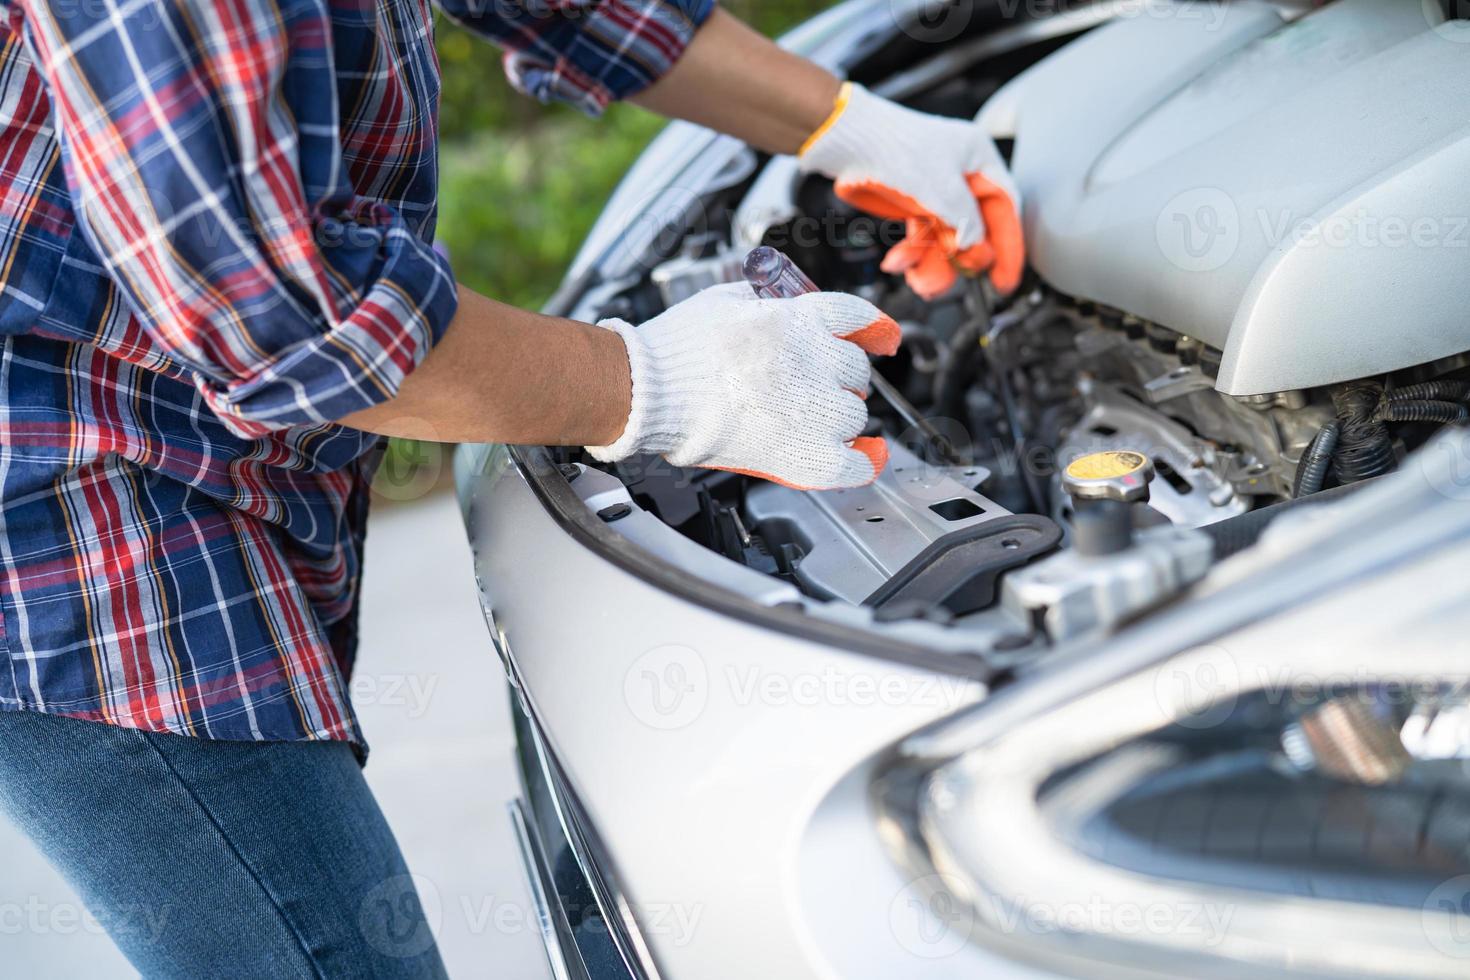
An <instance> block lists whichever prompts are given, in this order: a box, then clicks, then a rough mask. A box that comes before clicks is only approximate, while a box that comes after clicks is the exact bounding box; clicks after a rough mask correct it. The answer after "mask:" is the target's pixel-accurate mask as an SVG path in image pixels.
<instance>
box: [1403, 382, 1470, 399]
mask: <svg viewBox="0 0 1470 980" xmlns="http://www.w3.org/2000/svg"><path fill="white" fill-rule="evenodd" d="M1466 399H1470V381H1421V382H1419V383H1418V384H1416V385H1404V386H1403V387H1402V388H1395V389H1394V390H1393V391H1390V392H1389V393H1388V400H1389V401H1391V402H1416V401H1426V400H1428V401H1445V402H1462V401H1465V400H1466Z"/></svg>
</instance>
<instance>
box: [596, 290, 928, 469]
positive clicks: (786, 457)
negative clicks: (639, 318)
mask: <svg viewBox="0 0 1470 980" xmlns="http://www.w3.org/2000/svg"><path fill="white" fill-rule="evenodd" d="M600 326H605V327H609V328H611V329H613V330H616V331H617V332H618V334H619V335H620V336H621V337H622V338H623V342H624V343H625V344H626V345H627V347H628V363H629V365H630V366H631V368H632V374H633V407H632V411H631V413H630V414H629V416H628V423H627V427H626V428H625V429H624V430H623V434H622V435H621V436H620V437H619V438H618V441H617V442H615V443H613V444H612V445H611V446H588V447H587V449H588V451H589V452H590V453H591V454H592V455H593V456H594V457H596V458H597V459H600V460H602V461H603V462H613V461H616V460H619V459H623V458H624V457H626V456H630V455H632V454H634V453H640V452H654V453H662V454H663V455H664V457H665V458H666V459H668V461H669V462H671V463H673V464H674V465H676V466H703V467H708V468H710V469H722V470H734V471H735V472H738V473H746V474H749V475H751V476H758V477H761V478H763V479H767V480H774V481H775V482H777V483H781V484H784V485H786V486H789V487H795V488H797V489H800V490H829V489H835V488H838V487H859V486H863V485H864V484H867V483H871V482H873V480H874V479H876V478H877V476H878V474H879V473H880V472H881V471H882V469H883V467H884V465H885V464H886V463H887V462H888V445H887V443H885V442H884V441H883V440H882V439H876V438H863V437H861V436H860V433H861V432H862V430H863V427H864V425H866V423H867V420H868V408H867V405H866V404H864V402H863V398H865V397H866V396H867V393H868V375H869V371H868V358H867V353H872V354H892V353H893V352H894V351H896V350H897V349H898V340H899V330H898V324H896V323H894V322H893V320H892V319H891V318H889V317H888V316H887V315H886V314H884V313H881V312H879V310H878V309H877V308H876V307H875V306H873V305H872V304H871V303H868V302H866V301H865V300H861V299H858V298H857V297H856V296H849V295H847V294H845V293H808V294H806V295H804V296H797V297H795V298H794V299H759V298H757V297H756V295H755V293H754V292H752V291H751V288H750V286H748V285H747V284H745V283H743V282H741V283H728V284H726V285H723V286H714V287H712V288H710V289H706V290H704V291H703V292H701V293H698V294H696V295H694V296H691V297H690V298H689V299H686V300H685V301H684V302H682V303H678V304H676V305H675V306H672V307H670V308H669V309H668V310H666V311H665V312H663V313H661V314H659V315H658V316H656V317H654V318H653V319H652V320H649V321H648V322H647V323H645V324H643V325H642V326H641V327H634V326H632V325H631V324H628V323H626V322H624V321H622V320H615V319H614V320H604V321H603V322H602V323H601V324H600ZM864 352H867V353H864Z"/></svg>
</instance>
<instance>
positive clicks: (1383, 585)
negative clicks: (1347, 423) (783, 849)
mask: <svg viewBox="0 0 1470 980" xmlns="http://www.w3.org/2000/svg"><path fill="white" fill-rule="evenodd" d="M1447 450H1448V451H1447ZM1467 459H1470V439H1467V437H1466V436H1465V435H1464V434H1463V433H1462V434H1456V435H1455V436H1453V437H1452V438H1450V439H1446V440H1442V441H1440V442H1439V443H1436V444H1432V445H1431V446H1430V447H1427V449H1426V451H1425V453H1424V454H1422V455H1421V457H1419V458H1418V459H1414V460H1411V463H1417V464H1418V465H1417V466H1413V465H1406V466H1405V470H1404V472H1402V473H1400V474H1399V475H1398V476H1397V477H1395V478H1394V479H1393V480H1392V481H1390V482H1386V483H1385V484H1384V485H1381V486H1378V487H1373V488H1369V489H1367V490H1364V491H1362V492H1361V493H1360V494H1358V495H1356V496H1355V498H1354V499H1352V500H1350V501H1349V502H1348V503H1345V504H1344V505H1342V506H1341V507H1334V508H1331V512H1330V513H1323V514H1321V515H1319V516H1318V517H1317V518H1315V519H1311V520H1303V521H1298V522H1293V524H1294V525H1295V526H1288V527H1284V528H1283V529H1282V530H1281V532H1280V533H1276V534H1272V535H1271V536H1270V537H1269V538H1268V539H1267V541H1266V542H1265V543H1264V544H1263V547H1262V548H1261V549H1260V552H1261V553H1260V554H1257V555H1253V556H1247V557H1245V558H1244V560H1243V561H1242V562H1240V563H1238V564H1237V565H1235V566H1226V567H1224V568H1222V573H1223V578H1224V579H1225V581H1224V582H1223V583H1215V584H1214V585H1211V586H1210V587H1209V590H1208V591H1209V592H1210V594H1205V595H1202V596H1200V597H1197V598H1196V599H1194V600H1193V601H1192V602H1189V603H1185V604H1181V605H1180V606H1178V607H1176V608H1175V609H1174V610H1172V611H1170V612H1169V613H1167V614H1165V615H1163V616H1160V617H1157V618H1156V621H1155V622H1153V623H1151V624H1148V625H1144V626H1141V627H1139V628H1138V629H1137V630H1135V631H1134V632H1135V633H1137V634H1139V635H1138V636H1135V637H1130V636H1129V635H1128V634H1124V635H1122V636H1119V637H1117V638H1116V639H1115V640H1113V641H1110V644H1109V647H1110V648H1109V649H1104V650H1095V649H1094V650H1085V649H1079V650H1075V651H1072V652H1071V653H1070V654H1067V655H1066V659H1068V660H1069V661H1070V662H1069V663H1068V664H1067V665H1066V666H1064V667H1062V668H1060V669H1057V670H1053V671H1051V672H1050V673H1049V674H1042V675H1038V676H1037V677H1035V678H1033V679H1031V680H1029V681H1023V682H1022V683H1020V684H1018V685H1017V686H1016V688H1015V690H1014V693H1013V695H1012V696H1011V697H1010V698H1009V699H1008V700H1007V699H1006V698H1005V696H1003V695H1002V696H997V698H996V699H995V700H994V701H992V702H991V703H990V704H989V705H982V706H980V707H979V708H977V709H976V710H975V711H974V712H973V713H972V715H971V716H970V717H969V718H967V719H963V720H960V721H958V722H953V723H950V724H949V725H948V726H947V727H945V728H941V729H938V730H936V731H934V732H929V733H925V734H924V735H923V736H921V737H919V738H916V739H914V740H911V743H910V744H909V745H908V746H906V751H905V753H904V754H905V755H906V756H907V758H906V760H904V761H901V762H899V763H897V764H895V766H894V767H893V768H892V769H891V770H890V772H889V774H888V776H887V777H886V779H885V781H884V783H883V784H882V785H880V787H879V795H880V798H882V799H885V801H886V803H887V804H888V808H887V812H888V814H889V816H890V817H891V818H893V819H892V821H891V822H890V824H889V826H888V827H887V829H888V830H889V832H890V833H889V838H890V840H897V839H898V838H900V837H902V838H903V840H904V844H905V847H906V851H905V853H906V854H907V863H908V864H909V865H910V867H911V868H915V869H916V871H915V877H914V881H913V889H914V890H915V892H916V897H917V898H918V899H919V900H921V901H923V902H926V903H928V905H929V908H930V910H931V911H932V912H933V913H934V916H935V917H936V918H937V919H944V920H946V924H947V927H948V929H949V931H950V932H960V933H963V934H964V938H965V939H966V941H972V942H978V943H982V944H985V945H988V946H991V947H993V948H996V949H997V950H999V951H1002V952H1005V953H1007V954H1008V955H1011V956H1014V957H1015V958H1016V959H1018V960H1022V961H1028V962H1032V963H1036V964H1038V965H1042V966H1045V967H1047V968H1050V969H1055V970H1059V971H1061V972H1064V973H1072V974H1081V975H1085V976H1098V975H1100V974H1103V973H1106V972H1107V969H1106V968H1107V967H1109V966H1111V967H1113V968H1115V969H1116V970H1117V971H1119V972H1128V973H1129V974H1130V975H1134V974H1136V972H1137V971H1145V972H1150V973H1152V972H1157V973H1159V974H1163V975H1167V976H1180V975H1189V976H1210V975H1230V976H1238V975H1240V974H1241V972H1242V970H1244V969H1250V970H1252V971H1253V972H1257V973H1260V972H1265V973H1273V972H1274V973H1280V974H1286V975H1292V976H1302V975H1307V976H1314V975H1334V976H1341V975H1366V976H1385V977H1389V976H1391V977H1406V976H1465V975H1466V973H1467V971H1470V774H1467V767H1466V760H1467V759H1470V639H1467V638H1470V577H1467V575H1466V561H1467V558H1466V554H1467V552H1466V549H1465V542H1466V540H1467V538H1470V507H1467V505H1466V502H1467V500H1470V485H1467V486H1466V487H1460V486H1459V484H1457V483H1456V482H1455V474H1456V473H1462V472H1463V470H1456V469H1455V467H1456V466H1457V465H1458V466H1463V463H1464V461H1465V460H1467ZM1467 484H1470V481H1467ZM1326 510H1327V509H1326V508H1324V511H1326ZM1365 520H1366V521H1367V522H1366V523H1365ZM1171 632H1172V633H1173V634H1174V639H1175V645H1174V646H1173V650H1174V651H1176V652H1167V647H1166V646H1165V645H1164V643H1165V642H1166V641H1167V639H1168V637H1169V634H1170V633H1171ZM1181 636H1182V637H1185V638H1186V639H1185V642H1186V643H1188V648H1187V649H1184V650H1182V651H1180V649H1179V642H1178V641H1179V639H1180V637H1181ZM926 758H927V759H929V760H931V761H930V762H929V763H927V764H923V763H921V762H920V761H919V760H922V759H926ZM925 765H927V768H923V766H925ZM916 768H922V769H923V772H922V775H921V776H919V777H917V778H915V776H914V771H915V769H916ZM905 771H907V775H901V774H903V773H904V772H905ZM904 793H906V794H907V796H908V798H909V800H910V802H909V803H908V804H907V805H895V800H896V799H898V798H899V797H900V796H901V795H902V794H904ZM901 824H906V826H903V827H901V828H900V827H899V826H898V825H901ZM900 829H901V830H902V831H903V833H899V832H898V831H899V830H900Z"/></svg>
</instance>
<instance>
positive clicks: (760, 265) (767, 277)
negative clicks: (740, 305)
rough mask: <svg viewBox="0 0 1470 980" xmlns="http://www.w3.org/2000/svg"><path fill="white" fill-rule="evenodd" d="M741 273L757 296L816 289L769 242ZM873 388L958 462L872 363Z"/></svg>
mask: <svg viewBox="0 0 1470 980" xmlns="http://www.w3.org/2000/svg"><path fill="white" fill-rule="evenodd" d="M742 270H743V271H744V273H745V281H746V282H748V283H750V288H751V289H754V290H755V294H756V295H757V296H759V297H760V298H761V299H791V298H792V297H794V296H800V295H802V294H803V293H815V292H819V290H818V289H817V284H816V283H814V282H812V281H811V278H810V277H809V276H808V275H807V274H806V273H805V272H802V271H801V268H800V267H799V266H798V265H797V264H796V263H795V262H793V261H791V257H790V256H788V255H787V254H786V253H785V252H782V251H781V250H780V249H777V248H772V247H771V246H769V245H757V246H756V247H755V248H753V249H751V250H750V251H749V252H747V253H746V255H745V262H744V263H743V265H742ZM871 378H872V381H873V390H874V391H876V392H877V393H878V394H879V395H880V396H882V398H883V400H884V401H886V402H887V403H888V404H889V405H891V406H892V407H893V410H894V411H895V412H897V413H898V415H899V417H900V418H902V419H903V420H904V421H905V422H907V423H908V424H909V425H911V426H913V427H914V428H916V429H918V430H919V431H920V432H922V433H923V434H924V438H925V439H927V440H929V444H930V445H931V446H933V447H934V449H935V451H936V452H938V453H939V455H940V456H942V457H944V459H946V460H948V461H949V462H951V463H959V462H960V459H959V458H958V455H957V454H956V453H955V450H954V447H953V446H951V445H950V442H949V440H948V439H946V438H945V436H944V433H942V432H940V431H939V429H938V428H937V427H936V426H935V425H934V423H933V422H931V421H929V420H928V419H927V418H925V417H924V416H923V415H920V414H919V410H918V409H917V408H915V407H914V404H913V402H911V401H909V400H908V399H907V398H905V397H904V396H903V393H902V392H901V391H899V390H898V389H897V388H895V387H894V386H893V383H892V382H890V381H889V380H888V379H887V378H885V377H883V375H882V374H881V373H879V371H878V369H877V368H876V367H874V368H871Z"/></svg>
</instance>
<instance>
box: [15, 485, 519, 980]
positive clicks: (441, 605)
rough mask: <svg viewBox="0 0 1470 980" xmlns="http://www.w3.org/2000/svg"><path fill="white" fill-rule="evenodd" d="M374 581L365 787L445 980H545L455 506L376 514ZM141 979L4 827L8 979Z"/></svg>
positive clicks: (501, 694)
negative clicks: (389, 829) (416, 887)
mask: <svg viewBox="0 0 1470 980" xmlns="http://www.w3.org/2000/svg"><path fill="white" fill-rule="evenodd" d="M366 567H367V573H366V580H365V582H364V586H363V590H364V592H363V609H362V635H363V639H362V651H361V656H360V659H359V661H358V674H357V679H356V681H355V682H354V686H353V695H354V700H355V701H356V703H357V706H358V711H359V714H360V716H361V718H362V723H363V727H364V729H365V730H366V732H367V737H368V740H369V741H370V742H371V743H372V759H371V761H370V762H369V763H368V767H367V777H368V782H369V783H371V784H372V787H373V790H374V791H375V792H376V793H377V796H378V800H379V802H380V803H381V805H382V807H383V810H384V812H385V813H386V814H387V815H388V821H389V823H390V824H392V826H393V829H394V831H395V832H396V833H397V835H398V840H399V842H400V844H401V845H402V847H403V851H404V854H405V855H407V858H408V864H409V867H410V868H411V869H412V870H413V871H414V873H415V874H417V875H418V876H420V878H419V884H420V892H421V893H422V894H423V897H424V900H425V907H426V908H428V909H429V911H430V914H431V916H435V917H437V919H438V922H439V926H438V930H437V932H438V936H439V945H440V949H441V950H442V952H443V955H444V961H445V963H446V965H447V966H448V968H449V973H450V976H452V977H456V978H470V977H495V978H507V977H512V978H516V980H522V978H527V980H534V978H538V977H544V976H546V975H547V969H546V960H545V955H544V954H543V952H542V949H541V945H540V939H539V938H538V937H537V934H536V932H535V928H534V919H533V918H532V915H531V910H530V908H529V907H528V905H527V899H526V886H525V883H524V881H523V879H522V875H521V871H520V866H519V864H518V862H517V859H516V856H515V848H514V842H513V840H512V837H511V834H510V829H509V824H508V823H507V821H506V818H505V801H506V800H508V799H509V798H510V797H511V796H513V795H514V794H515V792H516V778H515V771H514V768H513V764H512V761H511V746H512V736H511V732H510V722H509V717H508V714H507V708H506V700H505V687H504V683H503V680H502V674H501V671H500V667H499V664H498V662H497V661H496V659H495V656H494V653H493V652H492V651H491V649H490V645H489V639H488V636H487V634H486V632H485V625H484V620H483V619H481V617H480V612H479V606H478V603H477V601H476V597H475V588H474V579H473V576H472V572H471V569H470V556H469V549H468V547H467V546H466V544H465V538H464V532H463V529H462V526H461V524H460V520H459V513H458V511H457V510H456V507H455V503H454V498H453V496H452V494H449V493H445V492H439V493H436V494H433V495H431V496H429V497H426V498H424V499H422V500H419V501H417V502H414V503H409V504H396V505H393V506H379V507H378V508H377V509H376V511H375V512H374V514H373V519H372V523H371V525H370V527H369V531H368V545H367V566H366ZM0 751H3V747H0ZM136 975H137V973H136V971H134V970H133V969H132V968H131V967H130V966H129V965H128V962H127V961H126V960H125V959H123V957H122V955H121V954H120V953H118V951H117V949H116V947H114V946H113V945H112V943H111V941H110V940H108V939H107V938H106V936H105V935H103V934H101V933H100V932H99V931H98V930H97V929H96V927H95V924H92V923H89V922H87V921H86V920H85V917H84V915H83V913H82V910H81V907H80V905H79V904H78V902H77V899H76V897H75V896H74V895H73V894H72V892H71V889H69V888H68V887H67V885H66V883H65V882H64V881H62V880H61V879H60V878H59V877H58V876H57V875H56V874H55V873H54V872H53V871H52V870H51V869H50V868H49V867H48V866H47V864H46V863H45V861H44V860H43V859H42V858H41V857H40V855H39V854H37V853H36V851H35V850H34V849H33V848H32V847H31V845H30V842H29V841H28V840H27V839H26V838H25V837H23V836H21V835H20V834H19V833H18V832H16V831H15V830H14V829H13V828H11V827H10V825H9V824H8V823H6V822H5V820H4V818H3V817H0V980H9V978H12V977H14V978H20V977H26V978H51V977H58V978H59V977H78V976H86V977H90V978H112V977H134V976H136Z"/></svg>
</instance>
